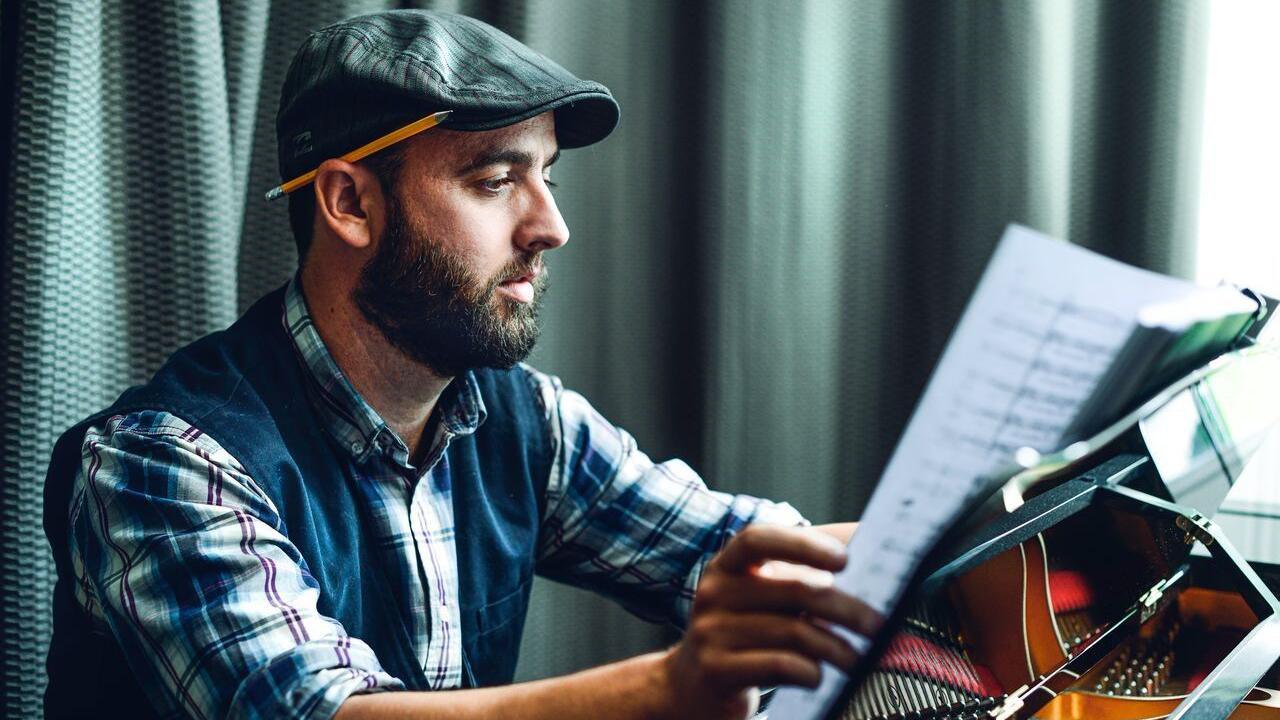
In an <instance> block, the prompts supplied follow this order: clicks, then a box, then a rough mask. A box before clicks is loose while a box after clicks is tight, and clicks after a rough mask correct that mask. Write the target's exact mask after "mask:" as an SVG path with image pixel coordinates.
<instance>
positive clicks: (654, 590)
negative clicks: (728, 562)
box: [529, 369, 808, 627]
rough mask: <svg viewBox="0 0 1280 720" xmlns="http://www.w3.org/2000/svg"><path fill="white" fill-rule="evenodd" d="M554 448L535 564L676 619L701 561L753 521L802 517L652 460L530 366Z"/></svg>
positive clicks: (682, 616) (631, 606)
mask: <svg viewBox="0 0 1280 720" xmlns="http://www.w3.org/2000/svg"><path fill="white" fill-rule="evenodd" d="M529 373H530V377H531V378H532V381H533V383H534V385H535V388H536V389H537V392H538V395H539V398H540V400H541V403H542V407H543V410H544V413H545V416H546V419H547V427H548V432H549V433H550V436H551V442H552V446H553V449H554V456H553V457H554V460H553V463H552V469H551V475H550V478H549V480H548V482H547V491H546V509H545V511H544V514H543V521H542V530H541V533H540V537H539V546H538V572H539V573H540V574H541V575H543V576H545V577H549V578H551V579H554V580H558V581H561V582H565V583H569V584H571V585H577V586H580V587H586V588H589V589H591V590H594V591H597V592H600V593H602V594H604V595H607V596H609V597H612V598H614V599H616V600H618V601H619V602H620V603H622V605H623V606H624V607H626V608H627V609H628V610H630V611H632V612H633V613H635V614H637V615H639V616H641V617H643V618H646V619H650V620H666V621H670V622H672V623H674V624H676V625H678V626H681V627H683V626H684V625H685V623H686V622H687V621H688V618H689V611H690V609H691V608H692V605H693V594H694V589H695V588H697V585H698V579H699V577H700V576H701V574H702V568H703V566H704V565H705V564H706V563H707V561H708V560H710V559H711V557H712V556H713V555H714V554H715V553H716V552H718V551H719V550H720V548H721V547H723V546H724V544H725V542H726V541H728V539H729V538H731V537H733V535H734V534H736V533H737V532H738V531H740V530H741V529H742V528H743V527H745V526H746V525H748V524H750V523H757V522H759V523H774V524H781V525H807V524H808V521H806V520H805V519H804V518H803V517H802V516H801V515H800V514H799V513H798V512H796V510H795V509H794V508H792V507H791V506H790V505H788V504H786V503H774V502H770V501H768V500H762V499H759V498H754V497H750V496H747V495H732V494H729V493H723V492H716V491H713V490H711V489H709V488H708V487H707V485H706V483H704V482H703V481H702V478H700V477H699V476H698V474H697V473H695V472H694V471H693V469H691V468H690V467H689V466H688V465H687V464H685V463H684V462H683V461H680V460H668V461H665V462H661V463H655V462H653V461H652V460H650V459H649V456H648V455H646V454H645V453H643V452H641V451H640V449H639V448H637V447H636V442H635V440H634V439H633V438H632V437H631V435H629V434H628V433H627V432H626V431H625V430H623V429H621V428H619V427H616V426H614V425H613V424H612V423H610V422H609V421H607V420H605V419H604V418H603V417H602V416H601V415H600V413H598V412H596V410H595V409H594V408H592V407H591V405H590V404H589V403H588V402H587V400H586V399H585V398H583V397H582V396H581V395H579V394H578V393H575V392H573V391H570V390H565V389H564V388H563V387H562V385H561V383H560V381H559V380H558V379H557V378H554V377H551V376H548V375H544V374H542V373H538V372H536V371H534V370H532V369H529Z"/></svg>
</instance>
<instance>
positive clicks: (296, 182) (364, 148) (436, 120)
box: [267, 110, 452, 200]
mask: <svg viewBox="0 0 1280 720" xmlns="http://www.w3.org/2000/svg"><path fill="white" fill-rule="evenodd" d="M450 112H452V110H444V111H441V112H438V113H432V114H430V115H428V116H426V117H424V118H422V119H421V120H415V121H413V122H411V123H409V124H408V125H405V126H404V127H402V128H400V129H399V130H392V131H391V132H389V133H387V134H386V135H383V136H382V137H380V138H378V139H377V140H374V141H372V142H368V143H365V144H364V145H361V146H360V147H358V148H356V149H355V150H352V151H351V152H349V153H347V154H346V155H343V156H342V159H343V160H346V161H347V162H352V163H353V162H356V161H359V160H363V159H364V158H366V157H368V156H370V155H372V154H374V153H376V152H378V151H379V150H381V149H383V148H385V147H387V146H388V145H394V144H396V143H398V142H400V141H401V140H404V139H405V138H409V137H413V136H414V135H417V134H418V133H420V132H422V131H423V130H427V129H430V128H433V127H435V126H436V125H439V124H440V123H442V122H444V119H445V118H447V117H449V113H450ZM315 179H316V171H315V170H312V171H311V172H309V173H307V174H305V175H299V176H298V177H296V178H294V179H292V180H290V181H289V182H287V183H285V184H283V185H277V186H275V187H273V188H271V189H270V190H268V191H267V199H268V200H275V199H276V198H278V197H284V196H285V195H287V194H288V193H291V192H293V191H294V190H297V189H298V188H300V187H302V186H303V185H306V184H307V183H309V182H311V181H312V180H315Z"/></svg>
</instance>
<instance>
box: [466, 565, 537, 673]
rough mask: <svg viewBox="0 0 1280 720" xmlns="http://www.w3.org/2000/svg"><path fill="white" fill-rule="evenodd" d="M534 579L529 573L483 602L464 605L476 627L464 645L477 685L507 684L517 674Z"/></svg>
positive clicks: (467, 662) (467, 661)
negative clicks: (514, 584) (476, 604)
mask: <svg viewBox="0 0 1280 720" xmlns="http://www.w3.org/2000/svg"><path fill="white" fill-rule="evenodd" d="M532 582H533V578H532V577H531V576H526V577H525V578H524V579H523V580H522V581H520V582H519V583H518V584H517V585H516V586H515V587H514V588H510V586H508V588H509V589H507V590H506V591H505V592H504V591H502V590H499V591H498V592H496V593H494V594H493V595H490V596H489V598H486V599H487V600H488V602H485V603H484V604H483V605H480V606H479V607H474V608H471V609H469V610H468V609H466V608H464V612H466V613H467V614H468V615H469V617H467V618H466V619H469V620H470V621H471V622H470V624H471V627H472V631H471V632H470V633H469V634H468V637H467V638H465V642H464V644H465V646H466V655H467V657H466V664H467V666H469V670H470V673H471V674H472V675H473V678H472V683H473V684H475V685H477V686H481V687H484V686H489V685H503V684H506V683H509V682H511V679H512V678H513V677H514V676H515V669H516V660H517V658H518V656H519V652H520V637H521V635H522V634H523V632H524V620H525V613H526V612H527V611H528V609H529V591H530V589H531V587H532Z"/></svg>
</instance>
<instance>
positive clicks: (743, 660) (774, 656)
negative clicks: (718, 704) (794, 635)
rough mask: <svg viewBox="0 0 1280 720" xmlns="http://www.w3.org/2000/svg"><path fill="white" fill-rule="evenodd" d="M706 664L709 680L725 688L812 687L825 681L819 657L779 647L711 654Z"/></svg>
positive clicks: (706, 675) (705, 670) (705, 669)
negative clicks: (814, 658)
mask: <svg viewBox="0 0 1280 720" xmlns="http://www.w3.org/2000/svg"><path fill="white" fill-rule="evenodd" d="M703 667H704V673H705V677H706V679H707V681H708V682H711V683H714V684H715V685H718V686H720V687H721V688H724V689H738V688H743V687H761V686H767V685H799V686H801V687H810V688H812V687H817V686H818V683H820V682H821V681H822V666H821V665H820V664H819V663H818V662H817V661H816V660H811V659H809V658H806V657H804V656H802V655H798V654H796V653H792V652H785V651H779V650H750V651H745V652H719V653H716V654H715V655H713V656H712V657H709V658H707V659H706V662H705V664H704V666H703Z"/></svg>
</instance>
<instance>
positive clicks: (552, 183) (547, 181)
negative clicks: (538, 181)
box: [542, 177, 560, 190]
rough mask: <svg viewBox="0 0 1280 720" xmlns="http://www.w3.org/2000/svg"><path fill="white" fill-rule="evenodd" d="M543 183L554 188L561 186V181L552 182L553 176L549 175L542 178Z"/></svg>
mask: <svg viewBox="0 0 1280 720" xmlns="http://www.w3.org/2000/svg"><path fill="white" fill-rule="evenodd" d="M542 183H543V184H544V185H546V186H547V187H549V188H551V189H552V190H555V189H556V188H558V187H560V183H558V182H552V181H551V178H549V177H544V178H542Z"/></svg>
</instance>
